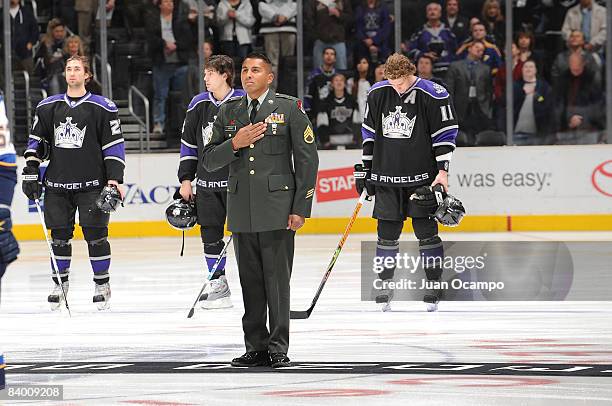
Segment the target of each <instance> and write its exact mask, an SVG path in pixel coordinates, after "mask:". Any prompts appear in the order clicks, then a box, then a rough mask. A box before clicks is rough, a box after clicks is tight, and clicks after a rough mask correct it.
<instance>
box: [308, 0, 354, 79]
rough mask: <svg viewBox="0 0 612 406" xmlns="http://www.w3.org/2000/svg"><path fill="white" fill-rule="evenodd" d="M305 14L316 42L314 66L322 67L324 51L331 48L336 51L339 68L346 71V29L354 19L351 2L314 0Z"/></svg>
mask: <svg viewBox="0 0 612 406" xmlns="http://www.w3.org/2000/svg"><path fill="white" fill-rule="evenodd" d="M305 12H306V19H305V21H306V23H307V24H309V27H308V28H309V31H310V32H311V34H312V37H313V38H314V40H315V41H314V48H313V50H312V59H313V65H314V66H320V65H321V56H322V55H323V51H324V50H325V48H329V47H331V48H334V49H335V50H336V58H337V65H336V66H337V68H338V69H340V70H346V69H347V51H346V40H347V38H346V28H347V27H348V26H349V25H350V24H351V22H352V18H353V11H352V8H351V2H350V0H312V1H310V2H309V5H308V8H307V9H306V10H305Z"/></svg>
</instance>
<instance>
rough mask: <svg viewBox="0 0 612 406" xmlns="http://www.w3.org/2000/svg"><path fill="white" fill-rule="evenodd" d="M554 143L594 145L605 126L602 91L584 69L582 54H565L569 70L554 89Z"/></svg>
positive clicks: (590, 74) (591, 73)
mask: <svg viewBox="0 0 612 406" xmlns="http://www.w3.org/2000/svg"><path fill="white" fill-rule="evenodd" d="M555 92H556V95H555V99H554V100H555V102H556V106H555V111H556V112H555V116H556V118H557V122H558V130H557V134H556V143H557V144H596V143H597V142H599V139H600V137H601V134H602V130H603V129H604V128H605V121H606V118H605V114H604V112H603V109H602V106H603V105H604V104H605V100H604V97H603V91H602V89H601V87H600V85H598V84H597V83H596V81H595V76H594V74H593V72H591V71H588V70H586V69H585V62H584V58H583V57H582V55H580V54H579V53H573V54H571V55H570V57H569V70H568V72H566V73H564V74H563V75H561V77H560V80H559V85H558V87H556V88H555Z"/></svg>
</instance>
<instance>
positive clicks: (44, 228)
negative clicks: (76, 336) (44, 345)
mask: <svg viewBox="0 0 612 406" xmlns="http://www.w3.org/2000/svg"><path fill="white" fill-rule="evenodd" d="M34 203H35V204H36V210H38V216H39V217H40V224H41V225H42V228H43V233H45V240H46V241H47V246H48V247H49V253H50V254H51V263H52V264H53V266H52V268H53V271H54V272H55V277H56V278H57V283H58V284H59V287H60V289H61V291H62V297H63V298H64V305H66V310H68V315H69V316H70V317H72V313H70V307H69V306H68V298H67V297H66V292H65V291H64V285H62V278H61V277H60V272H59V267H58V266H57V261H56V259H55V254H54V253H53V247H52V246H51V241H49V236H48V235H47V226H46V225H45V218H44V217H43V213H42V210H41V208H40V200H38V199H35V200H34Z"/></svg>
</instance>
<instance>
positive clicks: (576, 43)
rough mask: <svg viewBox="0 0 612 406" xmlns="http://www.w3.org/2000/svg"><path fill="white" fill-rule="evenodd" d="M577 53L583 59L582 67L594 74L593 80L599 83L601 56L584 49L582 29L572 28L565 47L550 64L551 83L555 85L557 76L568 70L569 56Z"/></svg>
mask: <svg viewBox="0 0 612 406" xmlns="http://www.w3.org/2000/svg"><path fill="white" fill-rule="evenodd" d="M572 54H579V55H581V56H582V58H583V60H584V68H585V69H586V70H588V71H591V72H593V73H594V74H595V81H596V82H597V83H601V75H600V69H601V58H599V55H598V54H594V53H592V52H589V51H587V50H586V49H584V34H583V33H582V31H578V30H574V31H572V33H571V34H570V36H569V38H568V40H567V49H566V50H565V51H563V52H561V53H559V54H558V55H557V57H556V58H555V62H554V63H553V66H552V72H551V78H552V84H553V86H555V87H556V85H557V83H558V81H559V78H560V77H561V76H562V75H563V74H565V73H566V72H568V71H569V57H570V56H571V55H572Z"/></svg>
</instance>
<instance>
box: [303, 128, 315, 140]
mask: <svg viewBox="0 0 612 406" xmlns="http://www.w3.org/2000/svg"><path fill="white" fill-rule="evenodd" d="M304 142H305V143H306V144H312V143H313V142H314V132H313V131H312V128H311V127H310V126H307V127H306V129H305V130H304Z"/></svg>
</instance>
